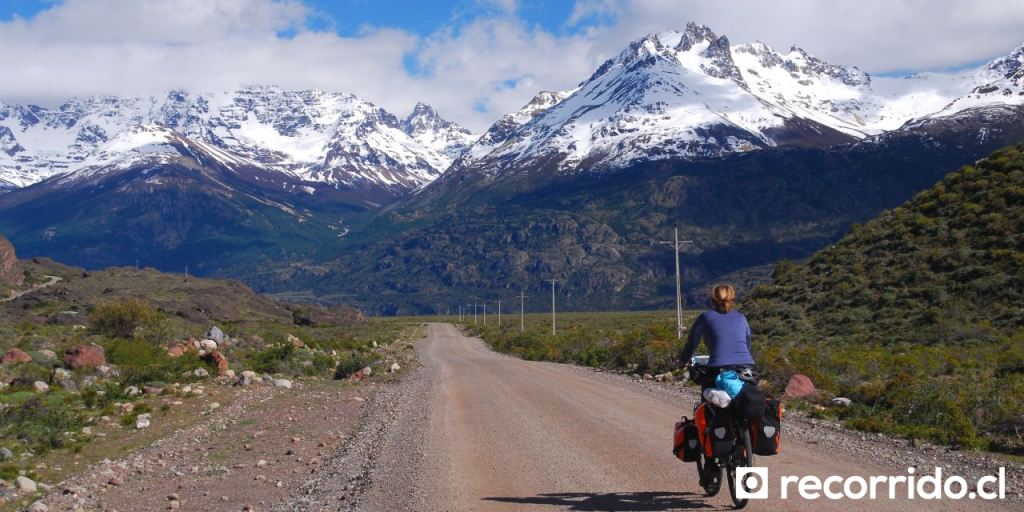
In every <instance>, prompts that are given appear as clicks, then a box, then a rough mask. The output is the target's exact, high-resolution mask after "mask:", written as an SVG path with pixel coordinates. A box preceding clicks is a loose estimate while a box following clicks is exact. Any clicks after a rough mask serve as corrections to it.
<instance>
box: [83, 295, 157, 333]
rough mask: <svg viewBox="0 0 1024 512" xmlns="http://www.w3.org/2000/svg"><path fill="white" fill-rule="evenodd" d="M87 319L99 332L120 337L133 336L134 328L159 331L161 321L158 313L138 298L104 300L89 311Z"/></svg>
mask: <svg viewBox="0 0 1024 512" xmlns="http://www.w3.org/2000/svg"><path fill="white" fill-rule="evenodd" d="M89 319H90V320H91V321H92V325H93V327H94V328H95V329H96V331H97V332H99V333H100V334H102V335H104V336H108V337H111V338H121V339H130V338H133V337H135V333H136V329H149V330H151V331H159V330H161V327H162V323H163V316H162V315H161V314H160V313H158V312H157V311H156V310H155V309H153V307H152V306H150V305H149V304H148V303H145V302H142V301H138V300H113V301H110V302H105V303H103V304H100V305H99V306H97V307H96V308H95V309H93V310H92V311H90V312H89ZM154 341H163V340H154Z"/></svg>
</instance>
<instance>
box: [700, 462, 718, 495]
mask: <svg viewBox="0 0 1024 512" xmlns="http://www.w3.org/2000/svg"><path fill="white" fill-rule="evenodd" d="M697 476H699V477H700V486H701V487H702V488H703V489H704V494H705V495H707V496H709V497H710V496H714V495H716V494H718V491H720V490H722V467H721V466H719V465H718V463H717V462H715V460H714V458H712V457H707V456H705V455H703V454H701V456H700V458H699V459H697Z"/></svg>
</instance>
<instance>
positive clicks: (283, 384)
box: [274, 379, 292, 389]
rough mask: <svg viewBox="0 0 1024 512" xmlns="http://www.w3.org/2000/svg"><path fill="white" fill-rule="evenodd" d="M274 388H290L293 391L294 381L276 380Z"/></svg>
mask: <svg viewBox="0 0 1024 512" xmlns="http://www.w3.org/2000/svg"><path fill="white" fill-rule="evenodd" d="M274 387H275V388H288V389H291V388H292V381H290V380H288V379H276V380H274Z"/></svg>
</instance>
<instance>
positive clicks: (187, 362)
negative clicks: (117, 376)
mask: <svg viewBox="0 0 1024 512" xmlns="http://www.w3.org/2000/svg"><path fill="white" fill-rule="evenodd" d="M104 352H105V353H106V355H107V360H108V361H109V362H110V363H112V364H115V365H117V366H118V367H119V368H120V369H121V372H122V377H121V383H122V384H123V385H125V386H145V385H146V384H147V383H149V382H154V381H160V382H174V381H177V380H179V379H180V378H181V375H182V374H183V373H185V372H187V371H192V370H195V369H196V368H200V367H202V368H206V369H207V370H208V371H209V372H210V373H211V374H216V373H217V368H216V367H214V366H213V365H211V364H209V363H207V362H205V361H204V360H203V359H201V358H200V357H199V356H198V354H196V353H195V352H192V351H189V352H186V353H185V354H184V355H182V356H179V357H171V356H170V355H168V354H167V351H166V350H164V349H163V348H162V347H160V346H159V345H156V344H153V343H150V342H148V341H142V340H122V341H113V342H110V343H107V344H106V346H105V347H104Z"/></svg>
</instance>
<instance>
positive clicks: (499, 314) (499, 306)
mask: <svg viewBox="0 0 1024 512" xmlns="http://www.w3.org/2000/svg"><path fill="white" fill-rule="evenodd" d="M496 302H497V303H498V327H501V301H500V300H499V301H496Z"/></svg>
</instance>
